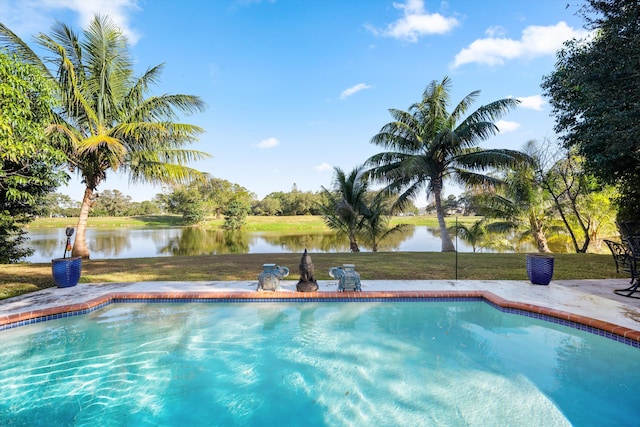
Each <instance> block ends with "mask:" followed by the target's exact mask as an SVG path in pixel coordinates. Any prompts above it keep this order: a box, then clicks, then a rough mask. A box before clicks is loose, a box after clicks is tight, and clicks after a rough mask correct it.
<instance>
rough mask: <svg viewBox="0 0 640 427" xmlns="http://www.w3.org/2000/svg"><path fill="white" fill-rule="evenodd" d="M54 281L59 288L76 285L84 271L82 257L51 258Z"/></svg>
mask: <svg viewBox="0 0 640 427" xmlns="http://www.w3.org/2000/svg"><path fill="white" fill-rule="evenodd" d="M51 272H52V274H53V281H54V282H55V283H56V285H57V286H58V287H59V288H68V287H70V286H75V285H77V284H78V281H79V280H80V273H81V272H82V257H79V256H76V257H70V258H56V259H52V260H51Z"/></svg>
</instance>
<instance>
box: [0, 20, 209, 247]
mask: <svg viewBox="0 0 640 427" xmlns="http://www.w3.org/2000/svg"><path fill="white" fill-rule="evenodd" d="M82 35H83V36H84V37H83V38H82V39H81V38H80V37H79V36H78V35H77V34H76V33H74V32H73V30H72V29H71V28H69V27H68V26H66V25H64V24H62V23H58V24H57V25H56V26H55V27H54V29H53V31H52V33H51V35H50V36H49V35H45V34H40V35H38V36H37V37H36V40H37V43H38V44H39V45H40V46H41V47H43V48H44V50H45V51H46V52H47V53H48V54H49V56H47V57H43V59H41V58H40V57H38V55H36V54H35V53H34V52H33V50H31V49H30V48H29V47H28V46H27V44H26V43H24V42H23V41H22V40H21V39H20V38H19V37H18V36H16V35H15V34H14V33H13V32H11V30H9V29H8V28H7V27H6V26H4V25H2V24H0V44H1V45H0V47H5V48H6V49H7V50H8V51H10V52H12V53H14V54H16V55H18V56H19V58H20V59H22V60H23V61H25V62H28V63H30V64H33V65H35V66H37V67H39V68H40V69H42V71H43V72H44V73H45V74H46V75H47V76H48V77H49V79H51V80H52V81H53V82H54V83H55V84H56V88H57V96H58V101H59V104H58V107H57V108H56V109H55V111H54V114H55V121H54V123H52V124H51V125H50V126H49V128H48V131H49V133H50V135H52V137H55V136H57V137H58V138H59V140H60V141H61V142H60V143H61V146H62V148H63V149H64V151H65V152H66V155H67V161H68V168H69V170H70V171H71V172H76V173H77V174H78V175H79V176H80V177H81V178H82V182H83V183H84V184H85V186H86V189H85V191H84V196H83V199H82V205H81V209H80V217H79V219H78V226H77V233H76V239H75V245H74V248H73V252H72V255H73V256H82V257H85V258H88V257H89V249H88V247H87V244H86V226H87V219H88V216H89V211H90V210H91V207H92V206H93V204H94V203H95V199H96V197H97V193H96V189H97V188H98V186H99V185H100V184H101V183H102V182H103V181H105V180H106V179H107V173H108V172H109V171H114V172H115V171H118V172H122V173H125V174H128V176H129V181H130V182H131V183H140V182H152V183H169V184H174V183H186V182H189V181H191V180H193V179H194V178H198V177H201V176H202V175H203V174H202V173H201V172H199V171H197V170H195V169H192V168H190V167H187V166H186V164H187V163H188V162H190V161H193V160H198V159H202V158H206V157H208V154H206V153H203V152H201V151H197V150H187V149H183V148H182V147H183V146H184V145H186V144H188V143H191V142H193V141H195V140H197V136H198V135H199V134H201V133H202V132H203V130H202V129H201V128H199V127H197V126H194V125H190V124H183V123H177V122H176V120H177V118H178V114H177V111H179V112H182V113H186V114H188V113H193V112H197V111H202V110H203V109H204V107H205V104H204V102H203V101H202V100H201V99H200V98H199V97H197V96H193V95H176V94H164V95H158V96H149V97H147V96H146V95H147V92H148V91H149V86H150V85H151V84H154V83H156V82H157V81H158V78H159V76H160V72H161V71H162V68H163V66H162V65H157V66H155V67H151V68H149V69H148V70H147V71H146V72H145V73H144V74H143V75H142V76H141V77H139V78H136V77H134V75H133V61H132V59H131V54H130V52H129V47H128V43H127V39H126V37H125V36H124V35H123V34H122V32H121V30H120V29H119V28H117V27H116V26H115V25H114V24H113V23H112V22H111V21H110V20H109V19H108V18H106V17H100V16H96V17H95V18H94V20H93V21H92V22H91V24H90V25H89V27H88V28H87V29H86V30H84V31H83V33H82ZM45 64H50V68H49V67H47V65H45Z"/></svg>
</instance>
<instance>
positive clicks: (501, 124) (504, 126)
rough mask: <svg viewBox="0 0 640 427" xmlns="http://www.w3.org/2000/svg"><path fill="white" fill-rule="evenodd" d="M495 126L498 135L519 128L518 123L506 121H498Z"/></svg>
mask: <svg viewBox="0 0 640 427" xmlns="http://www.w3.org/2000/svg"><path fill="white" fill-rule="evenodd" d="M496 126H497V127H498V129H499V130H500V133H507V132H513V131H514V130H516V129H518V128H519V127H520V123H517V122H509V121H507V120H498V121H497V122H496Z"/></svg>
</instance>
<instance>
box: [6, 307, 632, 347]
mask: <svg viewBox="0 0 640 427" xmlns="http://www.w3.org/2000/svg"><path fill="white" fill-rule="evenodd" d="M305 302H340V303H346V302H484V303H486V304H488V305H490V306H491V307H492V308H494V309H497V310H499V311H500V312H502V313H508V314H515V315H519V316H525V317H531V318H535V319H539V320H543V321H546V322H549V323H554V324H559V325H563V326H567V327H570V328H573V329H578V330H581V331H585V332H588V333H591V334H594V335H598V336H601V337H604V338H607V339H611V340H613V341H616V342H620V343H622V344H625V345H629V346H631V347H634V348H640V342H638V341H636V340H632V339H629V338H626V337H623V336H621V335H617V334H614V333H611V332H608V331H604V330H602V329H598V328H594V327H592V326H588V325H584V324H582V323H578V322H574V321H571V320H565V319H560V318H558V317H554V316H549V315H547V314H541V313H535V312H532V311H527V310H522V309H519V308H510V307H502V306H500V305H498V304H496V303H494V302H492V301H490V300H488V299H487V298H485V297H482V296H478V297H473V296H471V297H465V296H461V297H437V296H436V297H372V298H368V297H347V298H344V297H328V298H295V297H294V298H188V297H187V298H113V299H110V300H108V301H105V302H102V303H100V304H97V305H95V306H93V307H90V308H86V309H81V310H76V311H68V312H63V313H57V314H50V315H47V316H40V317H34V318H31V319H27V320H20V321H18V322H13V323H8V324H5V325H0V332H1V331H4V330H8V329H14V328H18V327H21V326H27V325H32V324H36V323H42V322H46V321H49V320H56V319H64V318H69V317H75V316H83V315H85V314H89V313H92V312H94V311H97V310H100V309H102V308H104V307H106V306H109V305H111V304H123V303H124V304H127V303H145V304H150V303H151V304H184V303H203V304H212V303H217V304H237V303H305Z"/></svg>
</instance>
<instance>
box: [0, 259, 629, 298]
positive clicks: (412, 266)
mask: <svg viewBox="0 0 640 427" xmlns="http://www.w3.org/2000/svg"><path fill="white" fill-rule="evenodd" d="M300 256H301V254H281V253H279V254H239V255H204V256H188V257H160V258H135V259H113V260H87V261H84V262H83V266H82V277H81V279H80V280H81V282H84V283H101V282H135V281H200V280H205V281H206V280H255V281H257V278H258V274H259V273H260V271H261V270H262V264H265V263H276V264H279V265H283V266H287V267H289V268H290V269H291V274H290V276H289V277H288V279H293V280H296V279H297V278H298V264H299V262H300ZM311 256H312V260H313V263H314V265H315V272H316V279H318V280H328V279H330V276H329V274H328V270H329V268H330V267H335V266H339V265H341V264H347V263H352V264H355V265H356V270H357V271H358V272H359V273H360V274H361V275H362V279H363V280H371V279H379V280H407V279H408V280H413V279H420V280H428V279H455V278H456V277H457V278H458V279H474V280H498V279H504V280H527V274H526V269H525V254H472V253H459V254H457V256H456V254H455V253H439V252H378V253H371V252H361V253H318V254H313V253H312V254H311ZM554 256H555V272H554V276H553V277H554V279H556V280H561V279H604V278H610V277H624V276H622V275H616V273H615V267H614V265H613V260H612V259H611V256H610V255H599V254H555V255H554ZM456 265H457V268H456ZM51 286H54V283H53V279H52V277H51V265H50V264H49V263H43V264H8V265H0V299H3V298H8V297H12V296H15V295H20V294H23V293H28V292H33V291H36V290H38V289H43V288H47V287H51Z"/></svg>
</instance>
